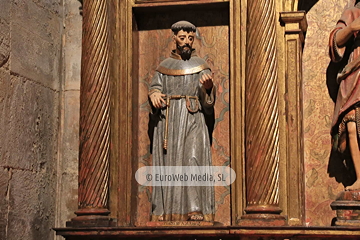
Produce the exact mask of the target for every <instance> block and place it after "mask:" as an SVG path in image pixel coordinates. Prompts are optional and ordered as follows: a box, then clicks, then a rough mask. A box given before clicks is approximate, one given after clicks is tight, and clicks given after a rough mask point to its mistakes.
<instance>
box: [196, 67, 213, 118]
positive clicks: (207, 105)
mask: <svg viewBox="0 0 360 240" xmlns="http://www.w3.org/2000/svg"><path fill="white" fill-rule="evenodd" d="M204 73H207V74H209V75H210V76H211V71H210V69H205V70H203V71H201V72H200V74H199V77H200V78H201V77H202V75H203V74H204ZM199 84H200V96H199V100H200V103H201V106H202V107H203V110H204V112H205V113H206V114H212V113H213V111H214V104H215V93H216V89H215V85H214V86H213V87H212V88H211V90H210V91H207V90H206V89H205V88H204V86H203V85H202V84H201V83H200V81H199Z"/></svg>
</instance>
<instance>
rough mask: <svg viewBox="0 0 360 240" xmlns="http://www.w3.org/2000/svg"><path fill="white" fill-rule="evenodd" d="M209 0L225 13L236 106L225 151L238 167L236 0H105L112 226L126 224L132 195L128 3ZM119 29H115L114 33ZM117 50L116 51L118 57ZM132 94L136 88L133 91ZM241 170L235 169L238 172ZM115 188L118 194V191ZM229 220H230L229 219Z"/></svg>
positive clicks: (237, 207)
mask: <svg viewBox="0 0 360 240" xmlns="http://www.w3.org/2000/svg"><path fill="white" fill-rule="evenodd" d="M211 2H212V3H215V2H228V3H229V13H230V36H231V40H230V49H232V51H230V64H231V65H230V69H231V71H230V72H231V75H230V79H239V81H231V83H230V90H231V93H230V95H231V99H230V105H231V106H239V107H238V108H233V109H231V110H230V118H231V124H230V128H231V138H230V140H231V156H232V158H233V159H239V160H240V161H237V162H236V163H235V162H233V163H232V168H234V169H235V171H236V172H239V173H242V172H243V171H244V170H243V167H242V166H243V159H244V157H243V156H244V150H243V147H242V146H243V145H244V144H243V132H244V129H243V126H244V124H243V117H242V116H243V109H244V106H243V104H242V103H243V102H244V101H242V99H243V96H244V95H243V88H242V86H243V83H242V82H241V79H244V77H243V74H244V70H243V67H244V66H243V64H241V63H244V61H243V59H244V54H243V53H244V51H243V49H244V44H243V41H244V31H237V30H236V29H235V27H234V26H241V25H243V26H244V24H245V19H244V18H243V17H241V16H244V14H241V12H242V11H246V8H245V9H244V6H243V4H241V3H240V1H235V0H230V1H221V0H210V1H196V0H192V1H181V2H180V3H179V1H171V0H167V1H154V0H136V1H132V0H126V1H117V0H112V1H111V5H112V6H111V7H110V9H112V10H111V11H112V13H111V14H110V17H111V18H112V19H111V20H110V22H113V23H115V24H112V25H111V26H110V27H111V36H112V38H111V51H110V52H111V63H110V64H111V65H110V69H111V70H110V72H111V74H110V76H111V77H110V81H111V89H112V92H111V94H112V100H111V112H112V114H111V143H112V149H111V157H110V159H111V160H110V165H111V168H110V169H111V170H110V171H111V172H110V176H111V180H110V185H111V188H110V209H111V216H112V217H113V218H116V219H117V225H118V226H129V225H131V224H132V217H133V213H134V211H135V207H136V206H134V205H133V204H132V203H133V202H134V201H132V197H133V196H136V192H135V191H134V185H132V184H133V182H132V181H134V174H133V173H134V166H133V165H132V161H131V159H134V157H133V156H134V155H133V154H134V153H133V152H132V150H131V143H132V141H133V136H134V129H136V126H134V125H133V124H134V123H133V122H132V109H133V96H134V94H133V92H132V91H133V89H136V88H135V87H134V86H133V84H134V82H133V81H130V80H131V75H132V60H131V59H132V56H133V52H134V51H136V50H135V49H133V48H132V41H133V34H132V31H133V26H132V22H133V21H135V20H134V19H133V15H132V8H134V7H137V6H144V5H151V6H154V5H157V6H164V5H171V4H184V5H187V4H204V3H211ZM120 33H121V34H120ZM120 56H121V57H120ZM135 95H136V94H135ZM238 176H241V174H238ZM243 188H244V186H243V182H242V178H241V177H238V180H237V181H236V182H235V183H234V184H233V185H232V192H233V193H235V194H232V206H233V207H232V215H233V216H241V214H242V211H243V205H244V203H243V200H242V199H243ZM119 192H121V194H119ZM233 222H234V223H235V221H233Z"/></svg>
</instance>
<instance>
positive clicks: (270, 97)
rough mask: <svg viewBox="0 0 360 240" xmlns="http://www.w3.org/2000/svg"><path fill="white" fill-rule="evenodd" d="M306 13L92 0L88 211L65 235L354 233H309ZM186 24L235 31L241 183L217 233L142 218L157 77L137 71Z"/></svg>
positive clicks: (288, 1) (234, 135) (232, 49)
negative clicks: (149, 87) (142, 155)
mask: <svg viewBox="0 0 360 240" xmlns="http://www.w3.org/2000/svg"><path fill="white" fill-rule="evenodd" d="M297 6H298V1H297V0H256V1H255V0H254V1H253V0H187V1H176V0H107V1H102V0H84V1H83V49H82V71H81V79H82V80H81V94H80V95H81V103H80V105H81V107H80V109H81V110H80V129H81V130H80V157H79V210H78V211H77V212H76V215H77V216H76V217H75V218H73V219H72V220H71V221H69V222H68V225H67V226H68V227H67V228H59V229H56V231H57V234H58V235H62V236H64V237H65V238H66V239H98V238H99V239H105V238H106V239H118V238H119V239H120V238H132V237H133V238H144V239H145V238H158V237H163V238H167V237H179V238H180V237H184V238H190V239H191V238H198V237H208V238H214V239H215V238H216V239H219V238H222V239H239V238H243V237H244V238H245V237H249V238H252V237H254V238H259V237H269V238H272V239H275V238H276V239H286V238H291V239H293V237H295V236H296V237H305V238H310V237H316V238H324V239H330V238H333V237H334V238H336V237H344V236H352V237H354V236H355V235H356V234H357V233H356V231H352V230H351V229H350V230H349V229H346V228H339V227H338V228H330V227H329V228H306V227H305V220H304V217H305V216H304V208H305V206H304V205H305V204H304V173H303V154H302V152H303V151H302V148H303V134H302V113H303V109H302V99H301V91H302V89H301V87H302V76H301V62H302V47H303V43H304V33H305V31H306V29H307V23H306V18H305V12H301V11H300V12H299V11H297ZM179 17H184V18H190V19H186V20H190V21H193V23H194V24H195V25H198V26H199V28H200V30H201V29H203V30H204V32H205V33H206V32H207V33H208V34H209V33H213V32H214V31H212V30H211V29H215V28H216V27H217V26H225V29H226V31H225V30H224V31H223V30H221V31H220V33H219V34H220V37H221V34H225V35H226V38H223V40H224V39H225V40H226V42H225V43H224V42H223V43H224V44H225V46H226V48H227V49H226V51H225V54H227V55H228V56H227V57H226V61H225V65H226V67H225V68H227V69H228V70H226V71H227V74H223V75H224V76H225V78H226V77H227V78H226V79H225V80H224V82H227V85H226V86H227V89H228V92H227V98H224V99H228V102H227V103H228V108H227V112H228V113H227V114H228V122H227V125H223V126H222V128H223V130H222V131H224V132H226V133H227V135H228V136H226V137H225V138H226V139H228V140H227V141H228V146H229V155H230V156H229V164H230V166H231V167H232V168H233V169H234V170H235V172H236V174H237V178H236V181H235V182H234V183H233V184H232V185H231V187H230V188H229V192H228V196H227V197H228V205H227V211H228V214H227V215H228V216H227V219H228V220H227V221H225V223H224V222H223V223H222V222H219V223H218V224H216V225H214V226H189V225H186V224H178V225H175V226H157V227H151V226H148V225H146V221H145V222H142V221H139V220H138V219H139V218H141V217H144V216H143V215H141V212H140V211H142V210H143V209H144V208H141V207H140V205H141V204H139V193H138V189H139V186H138V185H137V183H136V181H135V178H134V174H135V171H136V170H137V168H138V167H139V153H138V151H139V145H140V144H141V142H142V139H141V137H139V136H141V133H140V132H141V131H143V129H142V126H141V127H140V125H139V124H140V122H141V118H142V116H141V113H140V112H141V111H140V110H139V109H140V108H141V106H143V105H141V103H142V101H143V98H144V96H143V94H142V88H141V86H140V84H141V82H143V83H144V82H145V83H146V81H149V77H151V76H146V77H145V78H142V77H143V76H140V75H141V74H139V71H141V69H144V66H143V65H144V63H143V62H142V61H140V60H139V59H141V58H143V57H145V58H146V57H149V54H144V51H145V52H146V51H148V50H149V49H147V48H146V47H142V45H141V46H140V44H142V43H145V44H148V41H150V43H154V42H156V41H160V40H158V39H157V40H149V38H151V37H159V36H160V37H163V30H164V29H165V30H166V31H169V26H170V25H171V24H172V23H173V22H171V21H173V20H181V19H177V18H179ZM202 17H203V18H207V19H205V20H204V19H201V18H202ZM224 18H226V19H225V20H224ZM168 20H169V21H170V22H167V21H168ZM207 29H210V30H207ZM140 31H142V33H144V34H139V32H140ZM151 31H155V32H156V34H158V35H156V34H154V33H153V32H151ZM148 33H149V34H148ZM165 40H166V37H165ZM147 46H148V45H147ZM148 47H149V46H148ZM150 48H151V45H150ZM215 48H217V47H216V46H215ZM153 49H157V50H159V48H157V47H155V46H154V47H153ZM153 49H150V50H153ZM218 50H219V51H220V50H221V49H220V48H218ZM150 52H151V51H150ZM205 54H206V53H205ZM213 55H214V54H213ZM154 56H157V55H156V54H154ZM202 57H203V56H202ZM149 59H150V60H154V59H155V57H154V58H153V59H151V57H149ZM209 59H210V60H211V57H209ZM139 69H140V70H139ZM145 75H146V74H145ZM219 76H220V75H219ZM140 78H141V79H140ZM139 79H140V80H139ZM145 85H146V84H145ZM226 86H225V87H224V86H222V87H224V88H226ZM145 98H146V96H145ZM145 102H146V100H145ZM224 129H225V130H224ZM139 212H140V213H139ZM225 212H226V211H225ZM139 216H140V217H139ZM149 219H150V218H149Z"/></svg>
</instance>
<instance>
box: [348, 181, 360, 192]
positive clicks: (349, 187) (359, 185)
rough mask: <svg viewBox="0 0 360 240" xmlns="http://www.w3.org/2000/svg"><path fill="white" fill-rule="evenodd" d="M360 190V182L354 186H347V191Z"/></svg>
mask: <svg viewBox="0 0 360 240" xmlns="http://www.w3.org/2000/svg"><path fill="white" fill-rule="evenodd" d="M359 189H360V180H359V179H358V180H356V181H355V182H354V183H353V185H351V186H347V187H346V188H345V191H351V190H359Z"/></svg>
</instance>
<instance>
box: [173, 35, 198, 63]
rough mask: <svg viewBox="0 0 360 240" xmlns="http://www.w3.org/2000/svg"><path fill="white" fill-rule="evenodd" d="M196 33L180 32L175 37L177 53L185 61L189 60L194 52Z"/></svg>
mask: <svg viewBox="0 0 360 240" xmlns="http://www.w3.org/2000/svg"><path fill="white" fill-rule="evenodd" d="M194 38H195V33H194V32H185V31H183V30H180V31H179V32H178V33H177V34H176V35H174V36H173V39H174V42H175V44H176V52H177V53H178V54H179V55H180V56H181V58H182V59H183V60H189V59H190V57H191V52H192V51H193V48H192V45H193V43H194Z"/></svg>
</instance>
